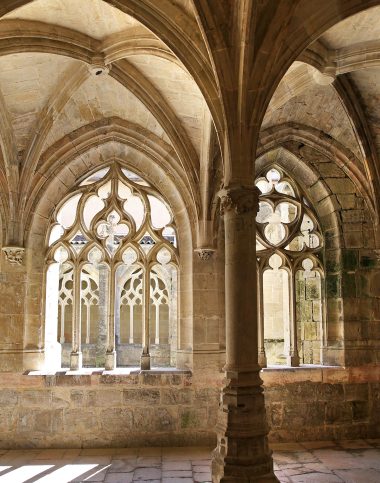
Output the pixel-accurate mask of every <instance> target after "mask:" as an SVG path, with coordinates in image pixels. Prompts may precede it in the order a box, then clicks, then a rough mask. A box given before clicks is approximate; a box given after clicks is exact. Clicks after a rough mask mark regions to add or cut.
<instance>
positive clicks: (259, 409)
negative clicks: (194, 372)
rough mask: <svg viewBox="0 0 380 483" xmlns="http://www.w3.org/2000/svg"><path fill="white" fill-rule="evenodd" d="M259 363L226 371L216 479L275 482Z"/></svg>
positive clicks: (218, 482) (215, 460)
mask: <svg viewBox="0 0 380 483" xmlns="http://www.w3.org/2000/svg"><path fill="white" fill-rule="evenodd" d="M259 371H260V367H259V366H257V369H255V370H252V371H251V372H243V373H239V372H234V373H231V372H227V374H226V375H227V378H228V379H227V384H226V386H225V388H224V389H223V392H222V402H221V404H220V407H219V418H218V424H217V427H216V431H217V441H218V443H217V447H216V449H215V450H214V452H213V462H212V475H213V479H212V481H213V483H221V482H229V483H232V482H242V483H243V482H246V483H251V482H260V481H263V482H264V481H265V482H276V481H278V480H277V479H276V477H275V475H274V473H273V461H272V452H271V450H270V449H269V446H268V440H267V434H268V427H267V421H266V414H265V405H264V395H263V389H262V386H261V383H262V381H261V379H260V376H259Z"/></svg>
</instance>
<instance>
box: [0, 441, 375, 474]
mask: <svg viewBox="0 0 380 483" xmlns="http://www.w3.org/2000/svg"><path fill="white" fill-rule="evenodd" d="M272 449H273V457H274V469H275V473H276V476H277V478H278V479H279V481H280V482H281V483H303V482H305V483H306V482H307V483H335V482H346V483H362V482H363V483H380V439H377V440H356V441H340V442H326V441H324V442H309V443H295V444H285V443H284V444H274V445H272ZM210 451H211V450H210V448H194V447H193V448H106V449H51V450H37V449H29V450H0V483H33V482H38V483H65V482H85V481H95V482H104V483H132V482H133V483H134V482H139V481H141V482H150V483H206V482H210V481H211V474H210Z"/></svg>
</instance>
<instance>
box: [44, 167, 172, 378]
mask: <svg viewBox="0 0 380 483" xmlns="http://www.w3.org/2000/svg"><path fill="white" fill-rule="evenodd" d="M46 263H47V274H46V324H45V346H46V347H45V350H46V360H47V363H48V364H49V363H50V364H54V365H57V361H58V360H61V361H62V365H63V366H64V367H67V366H70V368H71V369H78V368H80V367H81V366H82V364H83V365H84V366H91V367H94V366H95V367H106V369H113V368H115V366H116V365H120V366H136V365H138V364H140V362H141V367H142V368H144V369H149V368H150V365H151V358H152V362H153V364H154V365H166V366H168V365H171V364H173V363H175V349H176V347H175V344H176V324H177V307H176V300H177V297H176V292H177V267H178V248H177V235H176V227H175V223H174V219H173V216H172V213H171V211H170V208H169V206H168V205H167V203H166V202H165V200H164V199H163V198H162V196H161V195H160V194H159V193H158V192H157V191H156V190H155V189H154V188H153V187H152V186H151V185H150V184H149V183H147V182H146V181H145V180H143V179H142V178H140V177H139V176H138V175H136V174H135V173H133V172H131V171H129V170H127V169H125V168H124V167H122V166H121V165H119V164H117V163H115V164H113V165H110V166H107V167H105V168H102V169H98V170H97V171H95V172H94V173H92V174H90V175H89V176H87V177H86V178H85V179H83V180H82V181H81V182H80V183H79V185H78V186H77V187H76V188H75V189H74V190H73V191H72V192H71V193H70V194H69V195H67V196H66V197H65V198H64V200H62V202H61V203H60V204H59V205H58V207H57V209H56V210H55V213H54V215H53V220H52V224H51V227H50V230H49V233H48V237H47V255H46Z"/></svg>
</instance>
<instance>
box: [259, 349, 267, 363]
mask: <svg viewBox="0 0 380 483" xmlns="http://www.w3.org/2000/svg"><path fill="white" fill-rule="evenodd" d="M258 360H259V366H260V367H267V365H268V364H267V356H266V355H265V352H259V359H258Z"/></svg>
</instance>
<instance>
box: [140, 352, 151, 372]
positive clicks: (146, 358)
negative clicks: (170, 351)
mask: <svg viewBox="0 0 380 483" xmlns="http://www.w3.org/2000/svg"><path fill="white" fill-rule="evenodd" d="M140 366H141V370H142V371H149V370H150V354H142V355H141V360H140Z"/></svg>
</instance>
